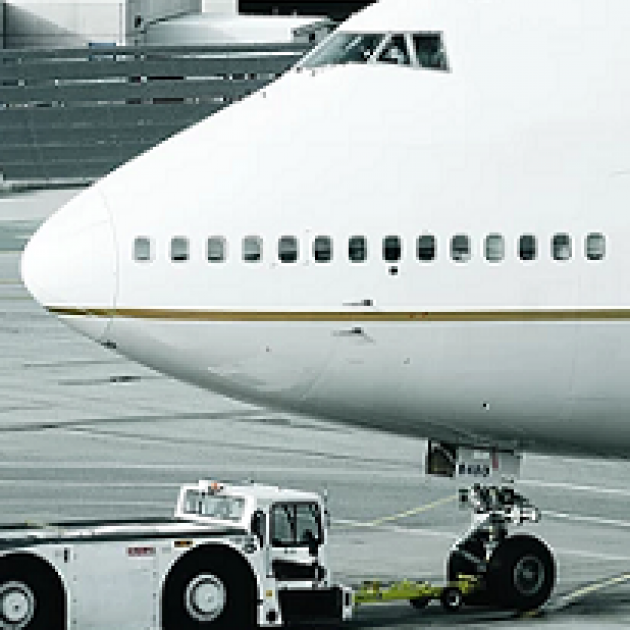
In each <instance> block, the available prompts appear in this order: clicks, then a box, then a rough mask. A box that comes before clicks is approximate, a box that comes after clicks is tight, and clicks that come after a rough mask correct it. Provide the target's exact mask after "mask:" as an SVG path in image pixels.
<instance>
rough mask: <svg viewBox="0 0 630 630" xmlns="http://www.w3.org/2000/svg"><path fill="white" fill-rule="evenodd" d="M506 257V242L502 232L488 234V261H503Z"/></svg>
mask: <svg viewBox="0 0 630 630" xmlns="http://www.w3.org/2000/svg"><path fill="white" fill-rule="evenodd" d="M503 258H505V244H504V242H503V237H502V236H501V235H500V234H489V235H488V236H486V260H487V261H488V262H501V261H502V260H503Z"/></svg>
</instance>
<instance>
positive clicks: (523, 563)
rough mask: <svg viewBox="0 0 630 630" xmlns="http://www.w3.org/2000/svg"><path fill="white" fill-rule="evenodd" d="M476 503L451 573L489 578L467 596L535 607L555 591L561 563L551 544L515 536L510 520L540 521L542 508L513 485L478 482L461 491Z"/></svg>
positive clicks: (476, 601)
mask: <svg viewBox="0 0 630 630" xmlns="http://www.w3.org/2000/svg"><path fill="white" fill-rule="evenodd" d="M461 499H462V502H465V503H467V504H468V505H470V506H471V507H472V510H473V516H472V526H471V528H470V529H469V530H468V532H467V533H466V534H465V535H464V536H463V537H462V538H461V539H460V540H459V541H458V542H457V543H456V544H455V545H454V546H453V548H452V549H451V553H450V555H449V558H448V562H447V567H446V573H447V578H448V580H449V581H452V580H456V579H457V578H458V577H459V576H460V575H469V576H470V575H473V576H478V577H481V578H482V579H483V582H484V584H485V589H483V591H481V592H479V593H475V594H473V595H471V596H470V597H469V599H468V600H467V603H468V604H488V605H493V606H500V607H502V608H509V609H512V610H533V609H536V608H538V607H540V606H542V605H543V604H544V603H545V602H546V601H547V600H548V599H549V596H550V595H551V591H552V590H553V587H554V584H555V579H556V567H555V562H554V559H553V556H552V553H551V551H550V549H549V547H548V546H547V545H546V544H545V543H544V542H542V541H541V540H539V539H538V538H536V537H534V536H531V535H529V534H519V535H515V536H509V532H508V526H509V525H522V524H524V523H526V522H533V523H535V522H538V521H539V520H540V511H539V510H538V509H537V508H535V507H534V506H533V505H532V504H531V503H530V502H529V501H528V500H527V499H526V498H525V497H523V496H522V495H520V494H518V493H516V492H515V491H514V489H513V488H511V487H494V486H490V487H488V486H481V485H475V486H473V488H472V489H471V490H469V491H464V492H463V493H462V495H461Z"/></svg>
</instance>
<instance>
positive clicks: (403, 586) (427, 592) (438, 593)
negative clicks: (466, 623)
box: [354, 576, 481, 611]
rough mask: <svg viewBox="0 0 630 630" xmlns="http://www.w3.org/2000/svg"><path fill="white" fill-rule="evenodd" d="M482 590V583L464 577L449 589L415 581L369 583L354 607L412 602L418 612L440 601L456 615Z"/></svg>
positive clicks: (357, 594)
mask: <svg viewBox="0 0 630 630" xmlns="http://www.w3.org/2000/svg"><path fill="white" fill-rule="evenodd" d="M480 589H481V582H480V580H479V579H478V578H476V577H473V576H461V577H460V579H459V580H455V581H453V582H449V583H448V584H446V585H445V586H436V585H434V584H430V583H429V582H416V581H413V580H402V581H401V582H393V583H388V584H382V583H381V582H379V581H367V582H363V583H362V584H361V586H359V587H358V588H357V589H355V591H354V603H355V605H356V606H360V605H364V604H381V603H385V602H396V601H403V600H408V601H409V602H410V604H411V605H412V606H413V607H414V608H424V607H425V606H426V605H427V604H428V603H429V602H430V601H432V600H440V602H441V604H442V606H443V607H444V609H445V610H448V611H456V610H459V608H460V607H461V605H462V603H463V601H464V597H466V596H468V595H470V594H472V593H474V592H476V591H478V590H480Z"/></svg>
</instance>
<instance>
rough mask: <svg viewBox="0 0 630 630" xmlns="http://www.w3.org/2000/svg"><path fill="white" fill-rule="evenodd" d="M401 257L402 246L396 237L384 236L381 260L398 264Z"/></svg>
mask: <svg viewBox="0 0 630 630" xmlns="http://www.w3.org/2000/svg"><path fill="white" fill-rule="evenodd" d="M401 255H402V246H401V243H400V238H399V237H398V236H386V237H385V238H384V239H383V260H385V261H386V262H398V261H399V260H400V258H401Z"/></svg>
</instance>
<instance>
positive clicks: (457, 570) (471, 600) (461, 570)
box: [446, 537, 492, 606]
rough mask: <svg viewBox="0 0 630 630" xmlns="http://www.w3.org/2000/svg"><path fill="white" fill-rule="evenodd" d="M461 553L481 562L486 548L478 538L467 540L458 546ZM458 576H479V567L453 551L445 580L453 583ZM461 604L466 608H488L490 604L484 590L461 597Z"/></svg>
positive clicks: (488, 595) (448, 561)
mask: <svg viewBox="0 0 630 630" xmlns="http://www.w3.org/2000/svg"><path fill="white" fill-rule="evenodd" d="M460 549H461V551H464V552H465V553H468V554H470V555H471V556H474V557H475V558H479V559H480V560H483V559H484V558H485V556H486V548H485V546H484V544H483V541H482V540H481V539H480V538H478V537H473V538H469V539H468V540H466V541H464V542H463V543H462V544H461V545H460ZM460 575H473V576H477V575H480V572H479V566H478V565H477V564H476V563H475V562H473V561H472V560H471V559H470V558H467V557H466V556H465V555H464V554H462V553H460V552H459V550H454V551H452V552H451V554H450V555H449V557H448V560H447V563H446V579H447V580H448V581H449V582H455V581H456V580H458V579H459V576H460ZM463 602H464V603H465V604H466V605H467V606H488V605H489V604H491V603H492V601H491V597H490V594H489V593H488V592H487V591H486V590H485V589H483V590H480V591H476V592H474V593H471V594H470V595H464V596H463Z"/></svg>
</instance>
